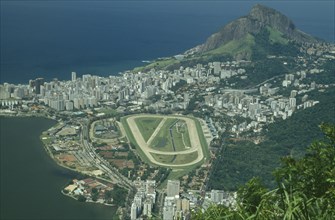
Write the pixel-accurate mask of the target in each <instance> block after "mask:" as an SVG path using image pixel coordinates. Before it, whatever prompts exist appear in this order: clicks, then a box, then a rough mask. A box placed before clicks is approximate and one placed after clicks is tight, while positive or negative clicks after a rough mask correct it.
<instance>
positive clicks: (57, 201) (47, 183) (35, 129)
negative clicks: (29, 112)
mask: <svg viewBox="0 0 335 220" xmlns="http://www.w3.org/2000/svg"><path fill="white" fill-rule="evenodd" d="M54 124H55V122H54V121H52V120H48V119H44V118H3V117H0V135H1V138H0V147H1V160H0V162H1V173H0V174H1V184H0V187H1V193H0V195H1V208H0V216H1V217H0V219H3V220H10V219H15V220H16V219H34V220H38V219H43V220H44V219H45V220H49V219H50V220H51V219H55V220H56V219H57V220H59V219H69V220H70V219H71V220H72V219H78V220H79V219H80V220H81V219H87V220H95V219H96V220H99V219H101V220H105V219H106V220H107V219H113V215H114V214H115V208H114V207H108V206H103V205H97V204H92V203H80V202H78V201H76V200H74V199H72V198H69V197H67V196H64V195H63V194H61V192H60V190H61V189H62V188H63V187H64V186H65V185H66V184H67V183H68V181H69V180H71V178H74V177H76V175H77V174H76V173H73V172H70V171H68V170H66V169H64V168H61V167H59V166H57V164H56V163H55V162H54V161H53V160H52V159H51V158H50V157H49V155H48V154H47V153H46V151H45V150H44V148H43V146H42V143H41V142H40V139H39V136H40V134H41V132H42V131H44V130H47V129H48V128H49V127H51V126H52V125H54Z"/></svg>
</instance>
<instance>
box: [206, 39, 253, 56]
mask: <svg viewBox="0 0 335 220" xmlns="http://www.w3.org/2000/svg"><path fill="white" fill-rule="evenodd" d="M254 44H255V39H254V37H253V36H252V35H251V34H248V35H247V36H246V37H244V38H242V39H239V40H232V41H229V42H228V43H226V44H224V45H222V46H220V47H218V48H217V49H214V50H211V51H208V52H206V53H205V55H215V54H231V55H232V54H236V53H240V52H242V51H244V50H246V51H247V52H249V53H251V48H252V46H253V45H254Z"/></svg>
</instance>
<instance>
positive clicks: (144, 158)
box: [121, 116, 157, 167]
mask: <svg viewBox="0 0 335 220" xmlns="http://www.w3.org/2000/svg"><path fill="white" fill-rule="evenodd" d="M128 117H131V116H126V117H122V118H121V123H122V125H123V127H124V130H125V132H126V135H127V137H128V139H129V141H130V142H131V143H132V144H133V145H134V146H135V147H136V150H137V153H138V154H139V156H140V157H141V159H142V160H143V161H144V162H145V163H147V164H150V165H152V166H155V167H156V166H157V165H156V164H153V163H151V161H150V160H149V159H148V158H147V156H145V154H144V152H143V151H142V149H141V148H140V146H138V144H137V142H136V140H135V138H134V135H133V133H132V132H131V130H130V128H129V125H128V123H127V118H128Z"/></svg>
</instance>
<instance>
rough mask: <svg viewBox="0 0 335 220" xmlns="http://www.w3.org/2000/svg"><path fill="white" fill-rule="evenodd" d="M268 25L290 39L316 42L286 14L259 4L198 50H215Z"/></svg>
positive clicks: (257, 31)
mask: <svg viewBox="0 0 335 220" xmlns="http://www.w3.org/2000/svg"><path fill="white" fill-rule="evenodd" d="M266 26H269V27H271V28H273V29H276V30H278V31H280V32H282V33H283V34H284V35H285V36H286V37H287V39H289V40H294V41H297V42H316V39H315V38H313V37H312V36H310V35H308V34H305V33H303V32H302V31H299V30H298V29H296V28H295V25H294V24H293V22H292V21H291V20H290V19H289V18H288V17H286V16H285V15H283V14H281V13H280V12H278V11H276V10H274V9H272V8H268V7H266V6H263V5H260V4H257V5H255V6H254V7H253V8H252V9H251V11H250V13H249V14H248V15H247V16H244V17H241V18H238V19H237V20H234V21H232V22H230V23H229V24H227V25H226V26H224V27H223V28H222V29H221V30H220V31H219V32H217V33H215V34H213V35H211V36H210V37H209V38H208V39H207V40H206V42H205V43H204V44H202V45H200V46H199V50H198V51H199V52H200V53H201V52H206V51H209V50H213V49H215V48H218V47H219V46H221V45H223V44H225V43H227V42H229V41H231V40H239V39H241V38H243V37H245V36H246V35H247V34H248V33H249V34H257V33H259V32H260V31H261V30H262V29H263V28H265V27H266Z"/></svg>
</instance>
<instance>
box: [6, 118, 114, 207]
mask: <svg viewBox="0 0 335 220" xmlns="http://www.w3.org/2000/svg"><path fill="white" fill-rule="evenodd" d="M1 117H4V118H44V119H49V120H53V121H55V122H59V121H58V120H56V119H54V118H51V117H47V116H46V115H44V114H38V115H34V114H22V115H8V114H2V113H1V112H0V118H1ZM57 124H58V123H56V124H55V125H53V126H51V127H50V128H52V127H54V126H56V125H57ZM50 128H48V129H47V130H49V129H50ZM47 130H45V131H42V133H41V134H40V135H39V137H38V138H39V140H40V142H41V144H42V145H43V149H44V151H45V152H46V153H47V155H48V156H49V158H50V159H51V160H52V161H53V162H54V163H55V164H56V165H57V166H59V167H61V168H64V169H67V170H70V171H72V172H75V173H78V174H81V175H84V176H89V177H91V178H95V179H98V180H102V181H105V182H109V183H112V182H111V181H110V180H107V179H105V178H102V177H97V176H94V175H90V174H89V173H88V172H83V171H80V170H77V169H73V168H71V167H68V166H65V165H64V164H62V163H60V162H59V161H58V160H56V159H55V156H54V154H53V153H52V152H51V150H50V148H49V147H48V146H47V145H46V144H44V142H43V139H42V136H43V133H44V132H46V131H47ZM63 189H64V188H62V189H61V193H62V194H63V195H65V196H68V197H71V198H73V199H75V200H76V201H78V199H77V198H76V197H74V196H72V195H69V194H66V193H64V192H63ZM85 202H87V203H95V204H101V205H105V206H115V205H114V204H108V203H100V202H94V201H85Z"/></svg>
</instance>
